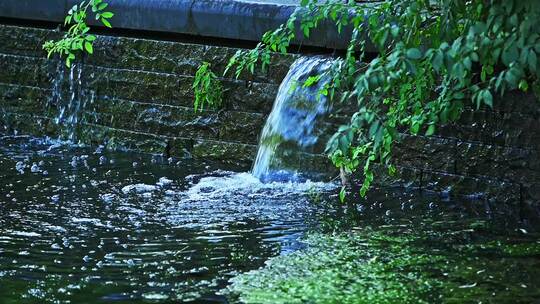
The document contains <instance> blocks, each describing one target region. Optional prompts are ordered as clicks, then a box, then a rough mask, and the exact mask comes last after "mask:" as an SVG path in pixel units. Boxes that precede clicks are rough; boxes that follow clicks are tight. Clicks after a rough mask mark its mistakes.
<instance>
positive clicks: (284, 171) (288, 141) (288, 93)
mask: <svg viewBox="0 0 540 304" xmlns="http://www.w3.org/2000/svg"><path fill="white" fill-rule="evenodd" d="M330 65H331V59H328V58H322V57H301V58H299V59H297V60H296V61H295V62H294V63H293V64H292V66H291V68H290V70H289V72H288V74H287V76H286V77H285V79H284V80H283V82H282V83H281V85H280V86H279V90H278V94H277V96H276V99H275V101H274V105H273V108H272V112H271V113H270V116H269V117H268V119H267V121H266V124H265V126H264V129H263V131H262V135H261V139H260V142H259V151H258V152H257V158H256V160H255V163H254V165H253V169H252V174H253V175H254V176H255V177H257V178H259V179H260V180H261V181H263V182H266V181H276V180H296V179H299V178H300V179H302V178H303V177H305V176H307V175H309V173H308V172H305V170H306V169H307V170H309V164H307V163H308V162H309V161H308V160H307V155H308V153H313V152H314V149H315V147H316V146H318V145H320V143H319V135H318V132H317V123H320V121H321V118H322V117H324V116H325V114H326V113H327V112H328V111H329V108H330V105H329V104H328V100H327V99H328V98H327V97H326V96H323V95H321V94H319V90H320V89H321V88H322V87H323V86H324V85H325V84H327V83H328V82H329V80H330V79H329V78H328V77H322V78H321V79H319V81H317V82H316V83H314V84H313V85H311V86H304V83H305V81H306V80H307V79H308V78H309V77H310V76H317V75H320V74H321V73H323V72H324V71H326V70H328V69H329V67H330ZM300 170H302V171H300ZM299 172H304V173H299Z"/></svg>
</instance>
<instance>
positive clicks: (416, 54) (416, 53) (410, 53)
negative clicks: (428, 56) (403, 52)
mask: <svg viewBox="0 0 540 304" xmlns="http://www.w3.org/2000/svg"><path fill="white" fill-rule="evenodd" d="M407 58H409V59H413V60H418V59H420V58H422V52H420V50H419V49H417V48H412V49H408V50H407Z"/></svg>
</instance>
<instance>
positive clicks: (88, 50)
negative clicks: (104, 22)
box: [84, 41, 94, 54]
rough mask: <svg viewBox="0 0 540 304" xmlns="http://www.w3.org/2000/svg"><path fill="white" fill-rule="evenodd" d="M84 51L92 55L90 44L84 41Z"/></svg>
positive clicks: (92, 50)
mask: <svg viewBox="0 0 540 304" xmlns="http://www.w3.org/2000/svg"><path fill="white" fill-rule="evenodd" d="M84 49H85V50H86V51H87V52H88V54H93V53H94V48H93V47H92V43H91V42H88V41H86V42H85V43H84Z"/></svg>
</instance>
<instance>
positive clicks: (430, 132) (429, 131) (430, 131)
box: [426, 124, 435, 136]
mask: <svg viewBox="0 0 540 304" xmlns="http://www.w3.org/2000/svg"><path fill="white" fill-rule="evenodd" d="M434 133H435V125H433V124H431V125H429V127H428V128H427V130H426V136H431V135H433V134H434Z"/></svg>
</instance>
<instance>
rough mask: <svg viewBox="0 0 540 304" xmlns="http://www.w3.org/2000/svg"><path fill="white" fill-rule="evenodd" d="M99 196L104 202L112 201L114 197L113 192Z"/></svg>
mask: <svg viewBox="0 0 540 304" xmlns="http://www.w3.org/2000/svg"><path fill="white" fill-rule="evenodd" d="M99 197H100V198H101V200H102V201H104V202H106V203H110V202H112V201H113V200H114V198H115V196H114V194H112V193H106V194H102V195H100V196H99Z"/></svg>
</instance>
